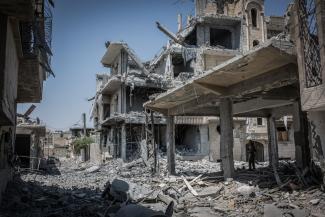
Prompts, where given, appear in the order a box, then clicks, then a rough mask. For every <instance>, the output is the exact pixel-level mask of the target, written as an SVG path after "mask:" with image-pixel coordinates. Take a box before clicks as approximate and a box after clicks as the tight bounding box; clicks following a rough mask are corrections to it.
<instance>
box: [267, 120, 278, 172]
mask: <svg viewBox="0 0 325 217" xmlns="http://www.w3.org/2000/svg"><path fill="white" fill-rule="evenodd" d="M267 133H268V138H269V141H268V151H269V161H270V165H272V166H273V165H274V166H275V167H277V166H278V163H279V153H278V136H277V130H276V125H275V118H274V117H272V116H270V117H269V118H268V119H267Z"/></svg>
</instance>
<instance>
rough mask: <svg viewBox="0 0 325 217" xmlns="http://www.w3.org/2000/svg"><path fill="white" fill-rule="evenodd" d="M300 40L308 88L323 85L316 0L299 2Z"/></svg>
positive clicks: (298, 0) (299, 0)
mask: <svg viewBox="0 0 325 217" xmlns="http://www.w3.org/2000/svg"><path fill="white" fill-rule="evenodd" d="M297 2H298V9H299V10H298V17H299V30H300V39H301V40H302V46H303V52H304V61H305V82H306V83H305V84H306V87H307V88H309V87H315V86H318V85H321V84H322V82H323V81H322V70H321V63H320V62H321V61H320V46H319V41H318V27H317V20H316V3H315V0H297Z"/></svg>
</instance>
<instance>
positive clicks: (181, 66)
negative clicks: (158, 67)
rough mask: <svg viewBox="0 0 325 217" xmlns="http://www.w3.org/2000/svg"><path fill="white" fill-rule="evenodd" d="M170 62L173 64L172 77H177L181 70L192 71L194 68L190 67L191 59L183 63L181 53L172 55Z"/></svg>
mask: <svg viewBox="0 0 325 217" xmlns="http://www.w3.org/2000/svg"><path fill="white" fill-rule="evenodd" d="M172 64H173V66H174V78H176V77H178V76H179V75H180V74H181V73H182V72H188V73H193V72H194V69H193V68H192V67H191V61H188V62H187V63H184V59H183V56H182V55H175V56H173V58H172Z"/></svg>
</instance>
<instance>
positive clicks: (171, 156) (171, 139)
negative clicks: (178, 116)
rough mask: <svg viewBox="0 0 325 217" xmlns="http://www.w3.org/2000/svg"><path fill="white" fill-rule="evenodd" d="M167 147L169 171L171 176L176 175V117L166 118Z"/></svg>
mask: <svg viewBox="0 0 325 217" xmlns="http://www.w3.org/2000/svg"><path fill="white" fill-rule="evenodd" d="M166 124H167V129H166V145H167V170H168V172H169V174H171V175H172V174H175V173H176V172H175V123H174V116H167V118H166Z"/></svg>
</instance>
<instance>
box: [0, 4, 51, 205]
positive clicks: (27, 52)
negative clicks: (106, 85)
mask: <svg viewBox="0 0 325 217" xmlns="http://www.w3.org/2000/svg"><path fill="white" fill-rule="evenodd" d="M52 3H53V2H52V1H48V0H36V1H31V0H17V1H1V3H0V23H1V25H0V44H1V46H0V47H1V48H0V138H1V140H0V177H1V179H0V192H2V191H3V190H4V189H5V187H6V185H7V182H8V181H9V180H10V179H11V177H12V161H13V156H14V141H15V131H16V130H15V125H16V107H17V103H28V102H40V101H41V99H42V90H43V81H44V80H45V79H46V78H47V77H48V75H49V74H52V73H53V72H52V70H51V67H50V57H51V55H52V53H51V49H50V48H51V28H50V27H51V21H52V14H51V7H52V5H51V4H52ZM0 195H1V194H0ZM0 199H1V197H0Z"/></svg>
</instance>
